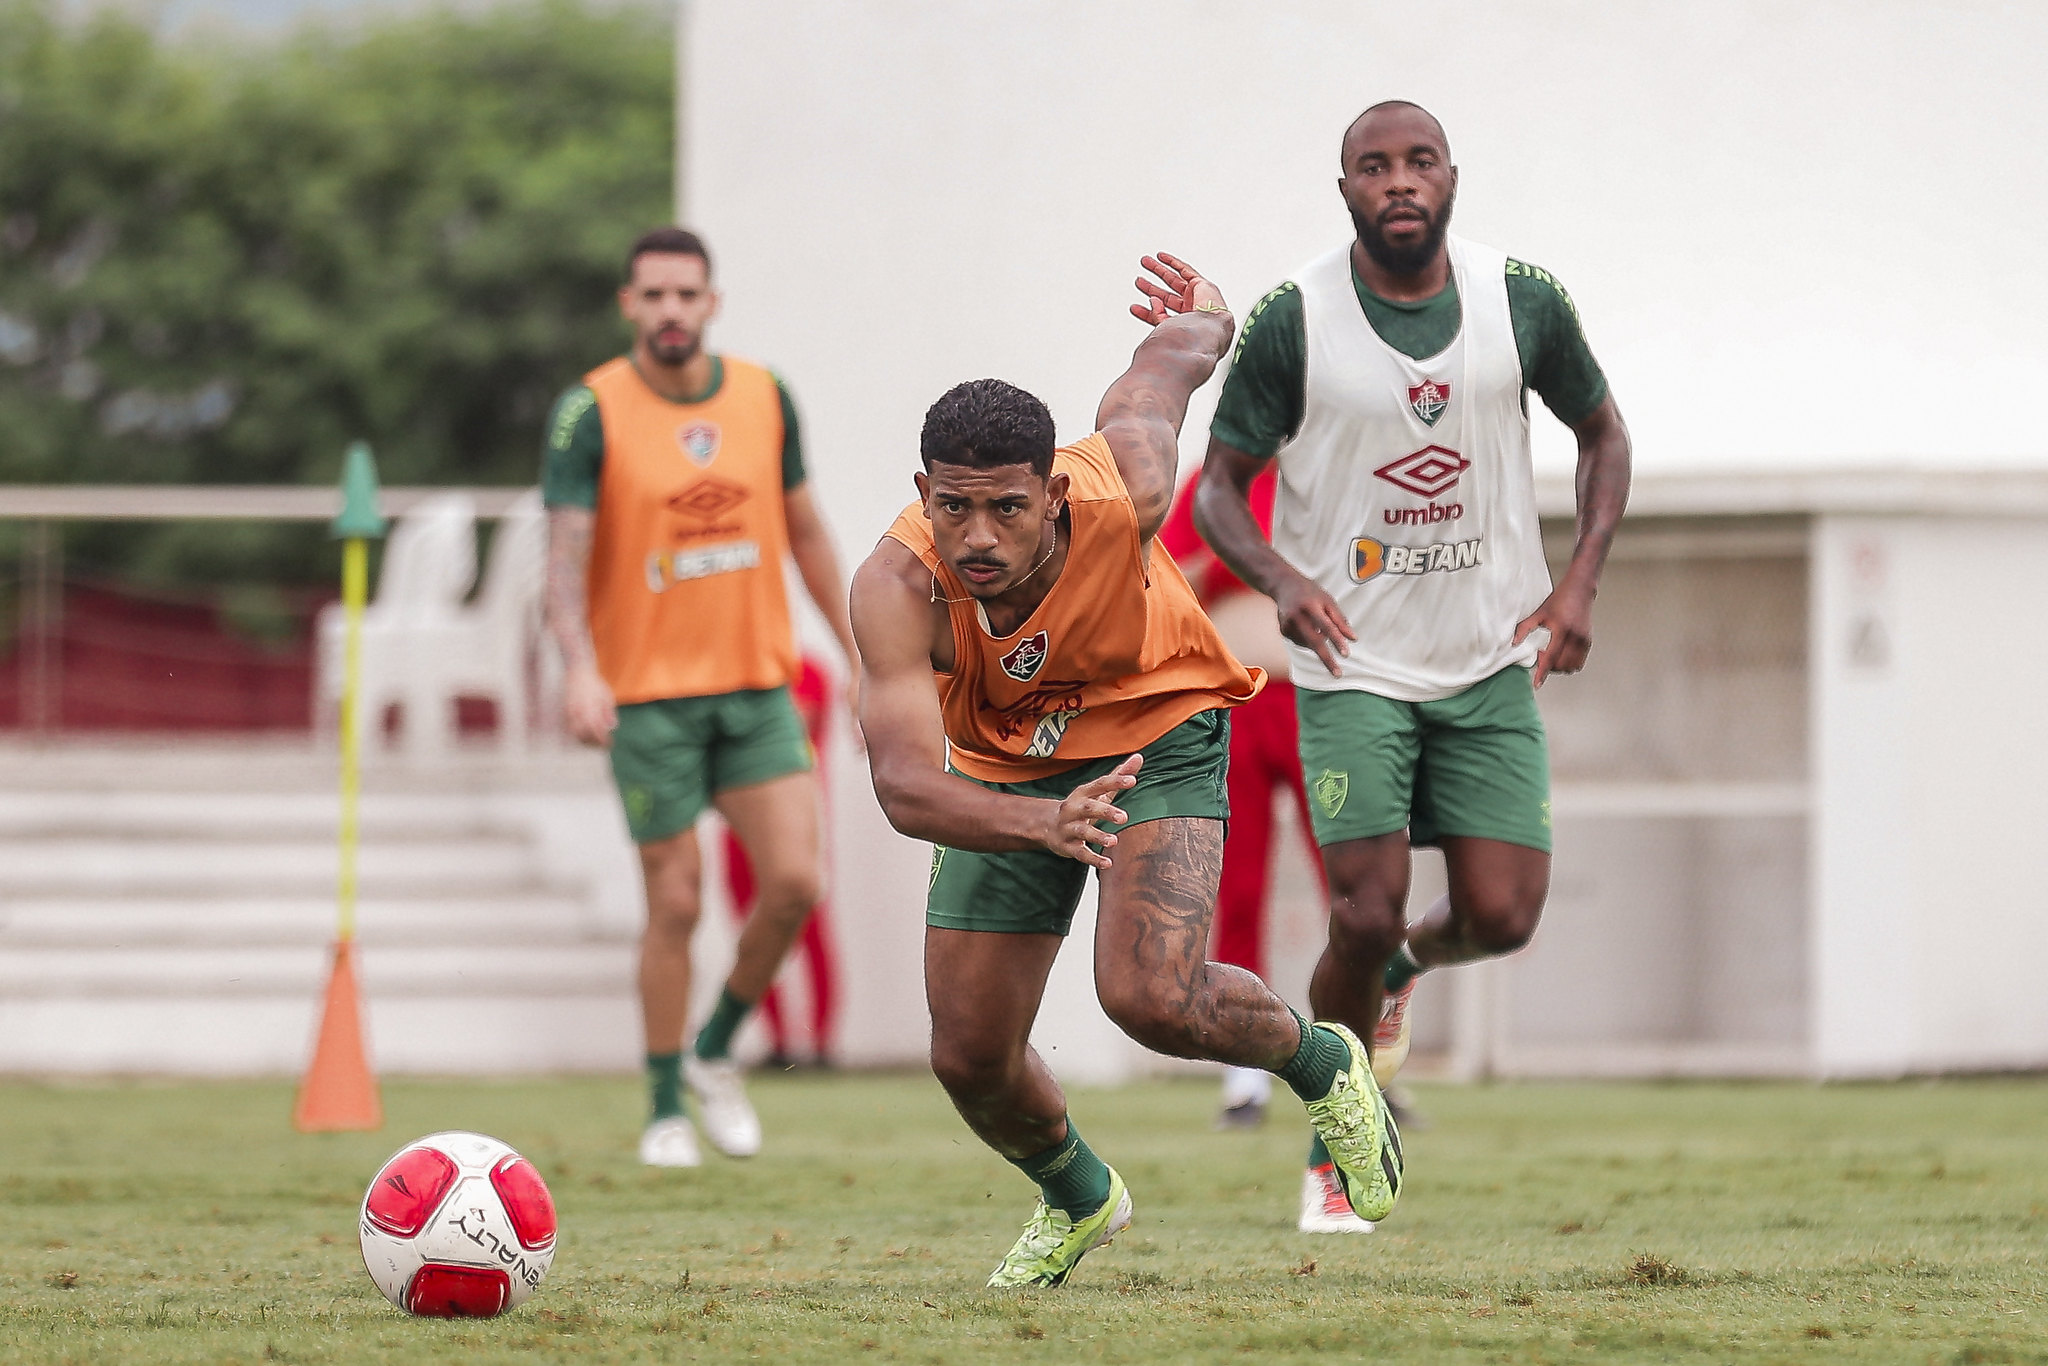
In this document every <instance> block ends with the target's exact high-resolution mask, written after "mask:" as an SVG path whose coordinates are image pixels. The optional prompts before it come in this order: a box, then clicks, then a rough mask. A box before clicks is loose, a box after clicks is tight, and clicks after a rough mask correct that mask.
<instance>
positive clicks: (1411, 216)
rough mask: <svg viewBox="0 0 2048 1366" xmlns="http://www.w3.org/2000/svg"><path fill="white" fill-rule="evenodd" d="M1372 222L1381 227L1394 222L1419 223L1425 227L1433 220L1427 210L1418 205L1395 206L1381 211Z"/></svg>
mask: <svg viewBox="0 0 2048 1366" xmlns="http://www.w3.org/2000/svg"><path fill="white" fill-rule="evenodd" d="M1374 221H1375V222H1377V223H1378V224H1379V225H1380V226H1381V227H1385V226H1386V225H1387V224H1389V223H1392V222H1396V221H1399V222H1414V223H1421V224H1423V225H1424V226H1425V227H1426V226H1428V225H1429V224H1430V223H1431V222H1433V221H1435V220H1433V219H1432V218H1431V217H1430V215H1429V211H1428V210H1427V209H1424V208H1422V207H1421V206H1419V205H1416V204H1395V205H1393V206H1392V207H1391V208H1388V209H1385V210H1383V211H1382V212H1381V214H1380V216H1379V217H1378V218H1377V219H1375V220H1374Z"/></svg>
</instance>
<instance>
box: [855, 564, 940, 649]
mask: <svg viewBox="0 0 2048 1366" xmlns="http://www.w3.org/2000/svg"><path fill="white" fill-rule="evenodd" d="M850 596H851V606H852V611H853V634H854V639H855V640H856V641H858V642H859V644H860V651H861V656H862V659H863V660H864V661H868V667H870V668H873V667H875V664H876V662H879V661H882V660H896V661H900V660H903V659H906V658H907V657H909V656H912V655H918V656H922V657H923V658H924V659H925V660H927V661H928V662H929V664H930V667H932V668H934V669H937V670H939V671H940V672H942V673H950V672H951V671H952V668H953V630H952V622H951V619H950V618H949V617H948V616H947V615H946V607H945V604H944V603H943V602H941V601H940V600H939V597H938V594H937V593H935V592H934V591H933V579H932V571H931V568H930V566H928V565H926V564H925V562H924V561H923V560H922V559H920V558H919V557H918V554H917V552H916V551H914V550H912V549H911V548H910V547H909V546H907V545H905V544H903V542H901V541H899V540H897V539H896V538H895V537H894V536H884V537H883V538H882V539H881V540H879V541H877V542H876V543H875V548H874V549H873V550H871V551H869V552H868V557H867V558H866V559H865V560H863V561H861V564H860V567H859V568H858V569H856V570H854V573H853V583H852V587H851V595H850Z"/></svg>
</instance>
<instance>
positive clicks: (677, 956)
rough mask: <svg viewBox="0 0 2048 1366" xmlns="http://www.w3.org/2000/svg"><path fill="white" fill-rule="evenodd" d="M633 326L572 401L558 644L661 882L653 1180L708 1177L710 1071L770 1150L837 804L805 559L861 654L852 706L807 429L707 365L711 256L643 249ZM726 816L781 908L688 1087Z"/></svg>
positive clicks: (754, 376)
mask: <svg viewBox="0 0 2048 1366" xmlns="http://www.w3.org/2000/svg"><path fill="white" fill-rule="evenodd" d="M619 311H620V313H621V314H622V315H623V316H624V317H625V319H626V321H627V322H629V323H630V324H632V327H633V348H632V351H631V352H630V354H628V355H626V356H622V357H620V358H619V359H617V360H614V361H611V362H609V363H608V364H605V365H601V366H599V367H598V368H597V369H595V370H593V371H591V372H590V373H589V374H588V375H586V376H584V379H583V382H582V383H581V384H578V385H575V386H573V387H571V388H570V389H569V390H568V392H566V393H565V394H563V395H562V397H561V399H560V401H559V402H557V403H556V405H555V411H554V416H553V418H552V420H551V421H550V422H549V424H548V437H547V449H546V455H545V458H544V462H543V468H542V487H543V491H544V494H545V497H546V500H547V505H548V578H547V609H548V622H549V627H550V629H551V631H552V633H553V635H554V638H555V640H556V642H557V644H558V645H559V646H560V647H561V651H562V657H563V660H564V662H565V665H566V676H565V678H564V684H563V705H564V709H565V711H566V713H567V722H568V728H569V731H570V733H571V734H572V735H574V736H575V737H576V738H577V739H578V740H581V741H582V742H583V743H585V744H590V745H608V746H609V747H610V749H611V761H612V773H613V776H614V777H615V778H616V780H617V782H618V787H619V796H620V798H621V800H622V801H623V803H624V805H625V809H626V823H627V826H628V828H629V829H630V831H631V833H632V836H633V839H634V841H635V842H636V843H637V844H638V845H639V847H640V867H641V873H642V875H643V877H644V878H645V881H646V887H647V927H646V931H645V933H644V934H643V936H642V938H641V943H640V974H639V979H640V981H639V984H640V1006H641V1018H642V1024H643V1027H644V1029H645V1034H646V1044H647V1072H648V1087H649V1090H650V1092H651V1098H652V1116H651V1118H650V1120H649V1122H648V1125H647V1128H646V1130H645V1132H644V1133H643V1134H642V1135H641V1140H640V1160H641V1161H642V1162H645V1163H647V1164H648V1165H650V1166H658V1167H694V1166H696V1165H697V1163H698V1160H699V1158H698V1151H697V1138H696V1131H695V1129H694V1127H693V1126H692V1125H691V1123H690V1120H689V1117H688V1116H687V1114H686V1113H685V1109H684V1103H683V1085H684V1081H685V1071H686V1070H687V1080H688V1084H689V1087H690V1090H691V1091H692V1092H693V1093H694V1094H695V1095H696V1097H697V1100H698V1104H699V1110H700V1117H701V1118H702V1119H703V1121H704V1126H705V1130H706V1133H707V1134H708V1135H709V1136H710V1138H711V1141H712V1143H713V1145H714V1146H716V1147H717V1148H718V1149H719V1150H720V1151H721V1152H724V1153H726V1154H727V1155H728V1156H732V1157H748V1156H751V1155H752V1154H754V1153H755V1152H757V1151H759V1149H760V1146H761V1126H760V1123H759V1121H758V1120H757V1119H756V1118H755V1116H754V1111H753V1107H752V1106H751V1105H749V1104H748V1102H747V1098H746V1093H745V1091H744V1090H743V1089H742V1088H741V1085H740V1078H739V1072H738V1068H737V1067H736V1066H735V1065H734V1063H733V1061H732V1051H731V1050H732V1039H733V1034H734V1032H735V1031H736V1030H737V1029H738V1028H739V1025H740V1023H741V1021H742V1020H744V1019H745V1017H746V1015H747V1012H748V1011H750V1010H751V1009H752V1008H753V1007H754V1005H755V1003H757V1002H758V1001H759V1000H760V999H761V997H762V995H763V994H764V993H765V992H766V991H767V990H768V986H769V984H770V983H771V982H772V981H773V980H774V978H775V971H776V968H777V967H778V966H780V965H781V963H782V959H783V956H784V954H786V953H787V952H788V949H789V946H790V943H791V941H792V940H793V939H794V938H795V937H796V934H797V932H798V931H799V930H800V929H801V928H802V926H803V923H804V919H805V917H806V916H807V915H809V914H810V910H811V907H812V906H813V905H814V904H815V903H816V902H817V900H818V889H819V881H820V839H819V814H818V812H819V804H818V793H817V788H816V784H815V783H814V781H813V779H812V777H811V763H812V756H811V750H810V743H809V740H808V739H807V737H806V735H805V732H804V726H803V722H802V721H801V720H800V719H798V716H797V713H796V708H795V707H794V705H792V703H791V700H790V693H789V683H790V680H791V678H792V677H793V676H794V673H795V670H796V667H797V648H796V638H795V634H794V632H793V631H792V629H791V625H790V618H789V604H788V602H787V600H786V596H785V592H784V588H783V561H784V559H785V557H790V558H794V559H795V561H796V566H797V571H798V573H799V574H800V575H801V577H802V578H803V582H804V587H805V589H806V590H807V591H808V592H809V594H810V596H811V599H812V601H814V602H815V603H817V605H818V610H819V611H820V612H822V613H823V614H824V617H825V620H826V622H827V623H828V624H829V625H830V626H831V628H832V631H833V633H834V634H835V635H837V636H838V638H839V641H840V644H841V646H842V648H844V649H845V651H846V658H847V661H848V678H849V682H848V688H849V697H851V696H853V695H855V693H856V691H857V684H856V681H855V680H856V679H857V669H856V666H855V665H854V663H853V661H854V649H853V635H852V631H851V630H850V628H849V627H848V626H847V621H846V607H845V594H844V590H843V587H842V584H843V580H842V579H841V577H840V572H839V564H838V560H837V558H836V556H835V555H834V553H833V550H832V542H831V538H830V536H829V535H828V534H827V533H826V530H825V525H824V522H823V520H822V519H821V518H820V517H819V515H818V511H817V508H816V506H815V505H814V504H813V502H812V499H811V492H810V488H809V486H808V485H807V484H806V482H805V475H804V462H803V448H802V445H801V443H800V441H799V439H798V432H797V419H796V407H795V405H794V404H792V403H791V402H790V397H789V391H788V389H787V388H786V387H785V386H784V385H783V383H782V381H781V380H780V379H779V378H777V377H776V376H775V375H774V374H772V373H771V372H770V371H768V370H766V369H764V368H763V367H761V366H759V365H755V364H753V363H751V362H749V361H743V360H740V359H738V358H736V357H732V356H723V355H718V354H716V353H714V352H711V351H708V350H706V349H705V347H704V332H705V329H706V327H707V326H708V325H709V323H710V321H711V319H712V318H714V317H716V316H717V313H718V293H717V291H716V290H715V289H713V288H712V285H711V257H710V253H709V252H708V251H707V250H706V249H705V247H704V243H703V242H702V241H701V240H699V239H698V237H697V236H696V234H694V233H691V232H686V231H684V230H683V229H681V228H674V227H667V228H657V229H655V230H654V231H652V232H649V233H647V234H645V235H644V236H642V237H641V238H640V239H639V240H638V241H637V242H635V243H634V244H633V249H632V251H631V252H630V253H629V254H628V256H627V260H626V281H625V284H624V285H623V286H622V287H621V288H620V290H619ZM707 804H709V805H711V806H715V807H716V808H717V809H718V812H719V814H720V815H722V816H723V817H724V818H725V820H726V823H727V824H728V825H729V826H730V827H731V828H732V831H733V833H734V834H736V835H737V836H738V837H739V840H740V843H741V844H742V845H743V846H744V847H745V848H746V850H747V854H748V857H749V859H750V860H751V862H752V864H753V869H754V873H755V879H756V885H757V887H758V889H759V890H758V893H757V898H756V902H755V905H754V907H753V910H752V912H751V914H750V915H749V916H748V918H747V923H746V927H745V929H744V930H743V931H742V932H741V934H740V941H739V950H738V956H737V959H736V961H735V962H734V963H733V968H732V973H731V975H730V976H729V977H728V978H727V979H726V983H725V988H724V990H723V991H721V992H720V993H719V998H718V1003H717V1005H716V1007H715V1008H714V1009H713V1010H712V1012H711V1016H710V1018H709V1019H708V1020H706V1021H705V1023H704V1025H703V1027H702V1028H701V1029H700V1030H699V1031H698V1033H697V1036H696V1041H695V1044H694V1045H693V1047H692V1048H691V1051H690V1057H689V1059H688V1061H687V1068H686V1066H685V1060H684V1058H683V1050H682V1043H683V1026H684V1024H685V1015H686V1013H687V1012H688V1009H689V1000H690V966H691V965H690V935H691V932H692V931H693V930H694V929H695V928H696V924H697V916H698V907H699V904H700V900H701V895H702V890H701V882H702V869H701V856H700V853H699V850H698V847H697V836H696V831H695V826H696V822H697V817H698V816H699V815H700V814H702V812H703V810H704V808H705V806H706V805H707Z"/></svg>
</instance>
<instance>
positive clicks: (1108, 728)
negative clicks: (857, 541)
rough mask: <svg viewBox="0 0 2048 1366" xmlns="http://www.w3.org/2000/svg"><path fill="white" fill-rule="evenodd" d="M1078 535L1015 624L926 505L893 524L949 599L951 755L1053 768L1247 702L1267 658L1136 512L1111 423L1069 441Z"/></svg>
mask: <svg viewBox="0 0 2048 1366" xmlns="http://www.w3.org/2000/svg"><path fill="white" fill-rule="evenodd" d="M1053 468H1054V470H1056V471H1058V470H1064V471H1065V472H1066V475H1067V479H1068V493H1067V516H1068V521H1069V523H1070V525H1071V528H1072V531H1071V535H1072V538H1073V539H1072V541H1071V543H1070V545H1069V548H1068V550H1067V560H1066V564H1065V565H1064V566H1063V567H1062V568H1061V570H1060V577H1059V580H1058V581H1057V582H1056V583H1054V584H1053V586H1052V591H1051V592H1049V593H1047V594H1046V595H1045V601H1043V602H1041V603H1040V604H1039V605H1038V608H1037V610H1035V611H1034V612H1032V614H1031V615H1030V616H1029V617H1028V618H1026V620H1025V621H1024V624H1023V625H1021V626H1019V627H1018V628H1017V629H1016V630H1015V631H1013V632H1011V633H1010V634H1009V635H1006V636H1001V637H997V636H994V635H991V634H990V633H989V629H988V621H987V617H986V616H985V614H984V613H983V611H982V608H981V604H980V603H978V602H976V601H975V600H974V598H973V597H972V596H970V595H969V593H968V591H967V586H966V584H965V583H963V582H962V581H961V579H960V578H959V576H958V575H956V574H954V573H953V571H952V570H951V569H948V568H947V567H946V564H945V561H944V560H942V559H940V558H939V552H938V546H937V543H936V542H934V541H933V539H932V529H931V522H930V521H929V520H928V519H927V518H926V517H925V515H924V505H923V504H922V503H912V504H911V505H910V506H909V507H907V508H905V509H904V510H903V512H902V513H901V514H900V515H899V516H898V517H897V518H896V521H895V523H894V524H893V525H892V526H890V528H889V533H888V534H889V536H890V538H891V539H893V540H896V541H900V542H902V543H903V544H904V545H905V546H907V547H909V548H910V549H911V550H912V551H913V552H915V554H916V555H917V557H918V558H919V559H920V560H922V561H924V563H925V566H926V568H928V569H930V570H931V571H932V577H933V580H934V581H935V583H936V584H937V587H938V592H939V594H940V596H942V597H944V598H947V599H949V600H950V601H949V602H948V604H947V612H948V614H949V616H950V617H951V619H952V627H953V672H952V673H950V674H938V675H937V680H938V688H939V705H940V709H941V710H942V711H943V712H944V714H945V720H946V738H947V739H948V740H949V741H951V742H952V746H953V753H952V762H953V766H954V767H955V768H957V769H959V770H960V771H961V772H962V773H964V774H966V775H967V776H968V777H970V778H979V779H981V780H982V781H983V782H996V783H1017V782H1029V781H1030V780H1032V779H1034V778H1045V777H1050V776H1051V775H1053V774H1055V773H1059V772H1061V771H1063V770H1065V769H1069V768H1073V767H1075V766H1076V765H1078V764H1081V763H1085V762H1087V761H1088V760H1090V759H1101V758H1107V757H1109V756H1112V755H1125V754H1133V753H1136V752H1137V751H1138V750H1141V749H1143V748H1144V747H1145V746H1146V745H1149V744H1151V743H1152V742H1153V741H1154V740H1157V739H1158V738H1159V737H1160V736H1162V735H1164V734H1166V732H1168V731H1170V730H1172V729H1173V728H1174V727H1175V726H1177V725H1179V724H1180V723H1181V722H1183V721H1185V720H1187V719H1188V718H1189V717H1190V716H1193V715H1194V714H1195V713H1196V712H1199V711H1208V710H1210V709H1212V708H1216V707H1234V706H1237V705H1238V704H1239V703H1242V702H1249V701H1250V700H1251V699H1252V698H1253V697H1255V696H1257V695H1258V691H1259V689H1260V688H1262V687H1263V686H1265V681H1266V676H1265V673H1264V672H1263V671H1262V670H1259V669H1247V668H1245V666H1244V665H1242V664H1240V663H1238V662H1237V660H1236V659H1235V658H1233V657H1232V655H1231V653H1230V651H1229V650H1228V649H1227V648H1226V647H1225V646H1224V644H1223V639H1222V637H1221V636H1219V635H1217V634H1216V628H1215V626H1214V625H1212V624H1211V623H1210V621H1209V618H1208V617H1207V616H1206V615H1205V614H1204V613H1203V611H1202V608H1201V605H1200V604H1199V603H1198V602H1197V601H1196V600H1195V593H1194V590H1193V589H1192V588H1190V587H1188V581H1187V580H1186V579H1185V578H1183V577H1182V576H1181V572H1180V568H1179V566H1177V565H1175V564H1174V562H1173V557H1172V556H1170V555H1168V554H1167V553H1166V552H1165V551H1164V550H1162V549H1161V548H1160V546H1159V543H1158V542H1157V540H1152V541H1143V540H1141V539H1140V538H1139V535H1138V513H1137V509H1136V508H1135V507H1133V506H1132V504H1131V497H1130V494H1129V493H1128V492H1127V491H1126V490H1125V488H1124V481H1123V476H1122V475H1121V474H1120V473H1118V471H1117V467H1116V457H1115V456H1114V455H1112V454H1111V453H1110V449H1109V442H1108V441H1106V440H1104V439H1103V437H1102V435H1101V434H1100V433H1097V434H1095V435H1093V436H1090V437H1088V438H1086V439H1085V440H1082V441H1078V442H1076V443H1075V444H1073V445H1071V446H1066V447H1063V448H1061V449H1060V450H1059V451H1058V452H1056V453H1055V454H1054V456H1053Z"/></svg>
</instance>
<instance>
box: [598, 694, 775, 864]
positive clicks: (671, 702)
mask: <svg viewBox="0 0 2048 1366" xmlns="http://www.w3.org/2000/svg"><path fill="white" fill-rule="evenodd" d="M810 768H811V741H810V737H809V736H808V735H806V734H805V733H804V723H803V719H802V718H801V717H799V716H798V715H797V714H796V704H795V703H794V702H792V701H790V697H789V689H788V688H786V687H784V688H762V689H758V690H753V691H747V692H728V693H718V694H715V695H713V696H710V697H671V698H667V699H665V700H663V701H659V702H633V703H629V704H627V705H626V706H623V707H620V708H619V728H618V729H617V730H615V731H613V732H612V777H613V779H614V780H616V781H617V783H618V785H619V800H620V801H621V802H623V803H624V804H625V807H626V828H627V829H628V830H630V831H631V832H632V834H633V842H634V843H636V844H646V843H647V842H649V841H650V840H659V839H667V838H668V837H669V836H670V835H673V834H676V833H678V832H679V831H683V830H687V829H689V828H690V827H691V826H693V825H695V824H696V823H697V817H699V816H701V815H703V814H704V808H705V806H706V805H707V804H708V803H709V802H710V801H711V798H712V797H713V796H714V795H716V794H717V793H720V792H724V791H725V790H727V789H728V788H734V787H745V786H747V785H748V784H749V783H765V782H767V781H768V780H769V779H770V778H781V777H784V776H786V775H788V774H791V773H807V772H809V771H810Z"/></svg>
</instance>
